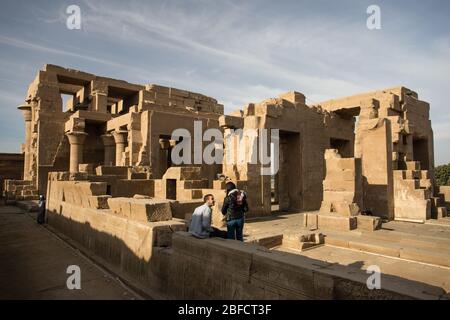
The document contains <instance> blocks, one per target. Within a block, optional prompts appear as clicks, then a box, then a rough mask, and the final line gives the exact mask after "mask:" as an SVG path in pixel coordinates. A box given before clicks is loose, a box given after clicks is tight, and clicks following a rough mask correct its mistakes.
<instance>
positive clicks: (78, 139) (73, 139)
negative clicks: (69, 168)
mask: <svg viewBox="0 0 450 320" xmlns="http://www.w3.org/2000/svg"><path fill="white" fill-rule="evenodd" d="M66 136H67V138H68V139H69V143H70V144H71V145H72V144H84V140H85V139H86V137H87V136H88V134H87V133H86V132H81V131H72V132H67V133H66Z"/></svg>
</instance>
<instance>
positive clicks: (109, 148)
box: [100, 133, 116, 166]
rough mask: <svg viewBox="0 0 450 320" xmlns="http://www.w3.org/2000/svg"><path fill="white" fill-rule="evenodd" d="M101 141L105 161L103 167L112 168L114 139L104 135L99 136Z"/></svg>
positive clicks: (110, 135) (111, 136)
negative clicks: (103, 147)
mask: <svg viewBox="0 0 450 320" xmlns="http://www.w3.org/2000/svg"><path fill="white" fill-rule="evenodd" d="M100 137H101V138H102V141H103V145H104V146H105V160H104V165H105V166H113V165H114V163H115V160H114V148H115V146H116V143H115V142H114V137H113V135H112V134H109V133H107V134H104V135H101V136H100Z"/></svg>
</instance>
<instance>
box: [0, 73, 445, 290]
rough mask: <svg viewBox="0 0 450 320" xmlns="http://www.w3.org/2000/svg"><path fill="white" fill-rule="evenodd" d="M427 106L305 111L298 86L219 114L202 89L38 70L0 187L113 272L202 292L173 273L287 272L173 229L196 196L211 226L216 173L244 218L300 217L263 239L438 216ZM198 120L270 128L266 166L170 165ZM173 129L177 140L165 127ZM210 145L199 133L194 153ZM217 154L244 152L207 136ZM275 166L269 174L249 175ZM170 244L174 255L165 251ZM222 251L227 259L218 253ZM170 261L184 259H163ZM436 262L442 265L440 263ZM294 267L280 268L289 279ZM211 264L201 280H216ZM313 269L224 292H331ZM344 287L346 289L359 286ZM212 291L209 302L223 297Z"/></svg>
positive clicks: (356, 103)
mask: <svg viewBox="0 0 450 320" xmlns="http://www.w3.org/2000/svg"><path fill="white" fill-rule="evenodd" d="M429 108H430V106H429V104H428V103H427V102H425V101H422V100H420V98H419V95H418V94H417V93H416V92H414V91H412V90H410V89H407V88H404V87H396V88H388V89H384V90H379V91H374V92H370V93H365V94H359V95H355V96H351V97H346V98H340V99H334V100H329V101H325V102H322V103H319V104H316V105H308V104H306V101H305V96H304V95H303V94H302V93H299V92H288V93H285V94H281V95H279V96H278V97H275V98H269V99H267V100H264V101H261V102H255V103H249V104H247V105H245V106H244V107H243V108H242V109H241V110H237V111H235V112H232V113H231V114H227V115H225V114H224V106H223V105H221V104H219V103H218V102H217V100H216V99H214V98H211V97H208V96H205V95H203V94H199V93H194V92H189V91H186V90H181V89H175V88H170V87H165V86H160V85H155V84H146V85H138V84H132V83H128V82H125V81H122V80H115V79H110V78H106V77H101V76H96V75H93V74H89V73H86V72H81V71H77V70H72V69H65V68H62V67H59V66H55V65H46V66H45V67H44V68H43V70H41V71H39V72H38V74H37V76H36V78H35V79H34V81H33V82H32V83H31V84H30V86H29V88H28V92H27V95H26V97H25V104H24V105H22V106H20V107H19V110H20V111H21V112H22V114H23V117H24V120H25V142H24V144H23V147H22V148H23V153H24V168H23V180H6V181H5V185H4V193H5V196H6V198H7V199H8V200H9V201H20V200H30V199H36V198H37V196H38V195H40V194H42V195H45V196H46V198H47V213H48V214H47V219H48V223H49V224H50V225H52V226H53V227H55V228H57V229H59V230H61V231H62V232H64V233H66V234H67V235H68V236H69V237H72V238H73V239H75V240H77V241H79V242H80V243H81V245H83V246H84V247H86V248H88V249H89V250H92V251H94V252H95V253H96V254H98V255H100V256H102V258H103V259H105V260H107V261H110V262H111V264H112V265H114V266H115V267H117V268H119V269H120V270H122V271H123V272H124V273H125V274H127V275H131V277H134V278H136V277H137V278H138V279H140V280H142V279H144V280H143V281H144V282H145V281H146V282H147V283H151V285H150V287H152V290H156V291H158V292H159V294H161V295H162V296H164V297H185V298H199V297H206V296H208V294H213V293H211V292H210V293H207V292H204V291H201V290H200V291H197V292H195V293H194V292H193V291H192V292H191V291H188V288H187V287H183V289H180V287H179V286H180V285H181V284H180V283H182V282H183V281H182V279H181V278H180V277H181V276H180V273H179V272H178V271H176V270H178V269H177V268H185V269H184V271H183V272H184V276H185V277H188V275H187V273H189V272H188V270H187V269H189V268H194V267H195V266H197V264H196V263H197V262H196V260H195V258H194V256H195V257H197V256H198V257H204V258H205V257H206V258H205V259H213V258H214V259H216V260H217V261H219V262H220V263H228V264H229V266H228V267H227V268H231V269H239V270H241V271H239V272H244V273H245V272H250V271H249V264H253V263H255V261H256V260H258V261H259V264H258V267H259V268H269V267H268V266H269V265H270V268H275V269H277V270H288V269H289V268H290V267H289V268H288V267H286V266H285V267H283V268H288V269H283V268H281V269H279V265H277V263H279V264H283V259H282V258H279V257H278V258H276V257H274V255H275V253H274V252H272V251H270V253H271V254H272V256H270V254H269V253H267V252H266V253H261V252H259V251H254V250H256V249H249V248H247V249H242V250H244V251H242V252H241V251H239V250H241V249H240V248H238V247H236V246H237V244H234V243H233V242H228V241H224V242H220V241H218V240H215V242H214V241H213V240H205V241H203V242H201V241H199V240H198V239H193V238H191V237H189V236H188V234H186V233H184V232H183V231H185V230H186V223H185V221H187V220H188V219H189V216H190V214H191V213H192V211H193V209H194V208H195V207H196V206H198V205H200V204H202V198H203V196H204V195H206V194H213V195H214V196H215V198H216V205H215V207H214V211H213V212H214V213H213V217H214V218H213V223H214V224H215V225H216V226H217V227H221V226H223V218H222V215H221V213H220V209H221V206H222V200H223V197H224V188H225V182H226V181H227V179H228V180H231V181H233V182H235V183H236V184H237V186H238V188H240V189H243V190H245V191H246V192H247V194H248V195H249V198H248V202H249V206H250V212H249V213H248V215H247V218H248V219H251V218H258V219H260V218H264V217H272V216H277V215H279V214H280V213H281V214H282V213H292V214H296V213H302V218H301V223H300V224H298V228H297V229H296V230H297V231H295V232H294V231H293V232H294V233H291V234H288V232H287V231H285V232H281V236H280V235H279V234H271V235H270V236H268V237H266V238H264V239H265V241H266V242H267V241H268V242H271V241H272V242H273V243H276V244H280V243H281V242H283V243H289V241H294V242H295V243H303V244H302V246H308V245H305V244H307V243H310V244H311V246H314V245H315V244H321V243H323V241H324V240H323V237H322V236H323V235H324V233H326V231H327V230H330V232H331V233H330V234H329V235H328V236H327V237H326V238H328V239H335V238H332V235H333V233H332V232H347V231H348V232H350V231H352V230H358V231H360V232H371V233H373V234H377V232H380V233H381V232H382V230H379V231H377V230H378V229H380V227H381V226H382V223H388V222H389V221H407V222H416V223H425V222H426V221H428V220H430V219H434V220H446V219H447V209H450V208H449V203H450V192H448V191H447V190H445V189H442V190H439V189H438V188H437V187H436V186H435V181H434V174H433V170H434V158H433V152H434V151H433V131H432V127H431V122H430V119H429ZM198 128H200V129H201V130H202V131H205V130H206V129H218V130H220V132H222V133H223V135H224V136H227V135H229V134H230V132H232V131H236V130H238V129H242V130H243V132H246V130H248V131H251V132H257V133H258V132H261V131H258V130H260V129H267V130H268V132H269V133H270V132H275V130H277V131H276V132H277V134H278V135H277V136H276V138H273V139H272V137H273V136H271V135H270V134H269V137H271V138H270V139H269V141H268V142H267V144H266V145H265V147H266V148H267V149H268V150H270V151H269V152H268V154H269V156H270V158H271V160H272V162H271V163H270V164H263V163H252V162H249V161H243V162H237V161H224V162H223V163H213V164H207V163H204V162H201V161H200V162H198V163H193V164H181V165H180V164H175V163H174V161H173V159H172V157H171V154H172V150H173V148H176V147H177V145H179V144H180V143H183V141H184V142H186V141H188V142H189V143H191V142H192V143H194V141H191V140H190V139H189V138H190V137H194V136H195V130H196V129H198ZM177 129H184V132H185V134H184V135H183V134H180V135H174V134H173V132H174V131H175V130H177ZM240 137H241V139H240V142H241V144H243V145H244V146H246V148H244V150H245V154H244V157H252V156H255V154H254V153H255V150H259V149H260V148H261V146H263V145H262V144H261V143H260V138H261V137H260V136H258V135H256V136H245V134H244V135H243V136H240ZM238 138H239V136H238ZM274 139H276V140H277V141H274ZM210 143H211V141H207V139H204V140H202V141H201V144H200V152H203V151H202V150H203V149H204V148H205V147H207V146H208V145H209V144H210ZM274 145H276V146H278V150H277V152H275V151H274V150H275V149H273V148H271V147H272V146H274ZM255 146H256V148H255ZM215 148H216V151H218V150H219V151H220V150H221V151H222V152H223V154H224V158H226V157H229V158H231V159H235V158H236V157H238V156H240V155H241V156H242V154H241V151H240V149H237V148H236V147H235V145H234V144H229V141H227V140H224V141H223V142H217V141H216V144H215ZM188 150H190V152H191V156H192V158H195V157H196V152H198V151H199V149H198V148H196V147H195V146H194V147H192V148H190V149H188ZM274 163H277V166H278V168H277V169H278V170H275V171H271V172H272V174H262V173H261V172H262V170H263V169H268V168H269V169H270V168H272V166H273V165H274ZM249 228H250V227H249ZM249 230H250V231H251V228H250V229H248V230H247V231H249ZM273 230H274V229H273ZM300 230H303V231H304V232H303V234H300V235H299V233H301V232H300ZM315 230H319V231H321V233H320V234H319V233H318V232H317V231H315ZM175 231H180V232H175ZM250 231H249V232H250ZM173 232H175V233H173ZM255 232H256V231H255ZM314 232H315V234H316V236H314V235H313V236H312V237H311V233H314ZM249 234H250V235H251V232H250V233H249ZM255 234H256V233H255ZM369 236H370V237H371V236H372V235H369ZM369 236H368V237H369ZM292 237H293V238H292ZM250 238H251V237H250ZM250 238H249V239H250ZM281 238H282V239H283V240H280V239H281ZM111 239H116V240H111ZM255 239H256V238H253V240H254V241H256V242H257V243H259V244H263V242H264V241H260V240H261V238H260V239H259V240H258V239H256V240H255ZM292 239H294V240H292ZM330 241H331V240H330ZM249 242H251V241H249ZM335 243H337V241H336V242H335ZM124 244H125V246H124ZM447 245H448V244H447ZM347 246H349V242H348V240H347ZM168 247H169V248H172V249H171V250H173V252H172V251H167V250H166V251H165V250H164V248H168ZM266 247H271V245H267V246H266ZM252 248H253V247H252ZM105 249H107V250H105ZM215 250H218V251H215ZM252 250H253V251H252ZM398 250H400V249H398ZM399 252H400V251H398V252H397V251H396V253H395V254H398V256H400V253H399ZM402 252H403V251H402ZM405 252H406V251H405ZM228 254H230V255H234V256H235V257H237V256H239V259H234V260H232V259H231V258H230V259H228V258H229V257H228ZM395 254H394V256H395ZM402 254H405V253H402ZM196 255H197V256H196ZM187 256H189V257H190V258H189V259H188V258H186V257H187ZM177 259H178V260H177ZM179 259H182V260H183V261H184V262H183V263H184V264H180V263H178V264H176V263H175V262H174V261H179ZM227 259H228V260H227ZM255 259H256V260H255ZM270 259H275V260H277V261H278V262H277V263H276V262H275V260H274V261H272V260H270ZM280 259H281V260H280ZM430 259H431V258H430ZM417 260H418V261H422V262H429V261H430V260H427V261H424V260H421V259H419V258H417ZM170 261H172V262H170ZM268 261H269V262H268ZM443 261H444V262H440V264H441V265H446V266H447V267H448V266H449V265H448V264H449V261H450V260H449V259H448V257H446V258H445V259H444V260H443ZM219 262H217V263H219ZM189 263H190V264H189ZM286 263H287V262H286ZM144 265H146V266H148V270H147V269H145V270H144V269H143V266H144ZM258 267H256V268H258ZM305 268H306V267H305ZM311 268H313V267H311ZM250 269H251V268H250ZM169 270H171V271H169ZM298 270H299V269H298V268H297V269H295V270H294V269H292V270H291V269H289V270H288V271H286V272H287V274H291V273H292V274H296V275H297V276H298V272H299V271H298ZM172 271H173V272H174V273H171V272H172ZM177 272H178V273H177ZM180 272H181V271H180ZM211 272H212V273H211V274H212V276H211V277H212V279H214V277H216V278H215V279H216V280H217V279H218V278H220V277H222V276H220V275H217V274H216V273H215V271H211ZM279 272H284V271H279ZM320 272H322V271H320ZM320 272H319V271H317V270H316V271H314V272H313V273H314V274H315V278H314V277H312V275H311V277H312V278H309V275H307V274H306V273H305V274H303V275H302V277H304V281H306V283H309V282H308V281H312V282H311V283H312V284H311V285H312V286H313V287H315V288H316V289H315V290H313V289H314V288H313V289H311V290H312V291H308V290H309V289H308V288H307V287H305V286H304V284H301V285H298V286H297V287H295V288H290V289H289V290H290V291H289V290H288V289H286V288H285V289H279V288H278V289H277V290H278V291H277V293H276V294H275V293H274V291H273V290H275V289H273V285H274V284H273V281H275V280H273V279H265V280H264V279H258V281H260V282H258V281H256V280H253V281H256V282H257V283H259V284H258V285H256V284H254V283H253V282H252V284H249V285H248V286H247V287H245V285H244V284H242V285H241V286H240V287H239V288H240V289H239V290H238V291H239V294H237V295H236V294H235V296H234V297H237V298H255V297H266V298H267V297H269V296H270V295H269V296H268V294H269V292H271V294H273V295H275V296H276V297H310V298H324V297H325V298H336V297H339V295H338V294H337V293H336V292H341V291H339V290H340V289H342V288H340V287H339V285H340V284H342V283H341V282H339V283H340V284H339V283H338V282H334V280H333V279H334V278H330V276H327V275H326V274H322V273H320ZM170 274H172V275H173V274H176V275H177V276H173V277H172V276H169V275H170ZM261 274H263V273H260V274H259V275H258V276H261ZM319 274H320V275H321V277H322V278H321V282H320V281H319V282H320V284H318V283H316V282H317V281H318V280H317V277H318V275H319ZM243 276H246V277H253V276H252V275H251V274H245V275H244V274H243ZM177 277H178V278H177ZM286 277H287V278H286V279H288V278H289V277H291V276H286ZM220 279H222V278H220ZM252 279H253V278H252ZM216 280H214V281H216ZM347 280H348V279H347ZM347 280H346V281H347ZM180 281H181V282H180ZM211 281H213V280H211ZM217 281H218V280H217ZM264 281H265V282H264ZM348 281H350V282H349V283H352V284H351V285H349V284H348V283H347V289H348V286H352V285H355V286H356V283H357V282H358V281H357V280H348ZM352 281H353V282H352ZM214 283H215V282H214ZM263 283H265V284H263ZM294 283H296V280H295V281H294ZM297 284H298V283H297ZM290 285H292V281H288V280H286V286H288V287H289V286H290ZM322 285H324V286H325V287H324V288H325V289H324V288H322V287H320V286H322ZM271 286H272V287H271ZM317 286H319V287H320V288H318V287H317ZM300 287H301V288H303V289H304V290H303V289H302V290H303V291H301V290H300V289H299V288H300ZM270 288H272V289H270ZM180 290H181V291H180ZM183 290H184V291H183ZM221 290H222V291H221ZM221 290H219V291H220V292H221V296H220V297H222V298H230V297H233V294H232V293H230V292H231V291H230V292H228V291H226V289H224V288H222V289H221ZM230 290H231V289H230ZM271 290H272V291H271ZM283 290H285V291H283ZM299 290H300V291H301V292H300V291H299ZM321 290H322V291H321ZM330 290H331V291H330ZM342 290H344V289H342ZM406 291H407V290H406ZM406 291H405V292H406ZM199 292H200V293H199ZM389 292H390V291H389ZM389 294H393V293H392V292H391V293H389ZM396 294H397V293H396ZM367 295H370V293H367ZM393 295H394V296H395V294H393ZM363 296H364V294H363Z"/></svg>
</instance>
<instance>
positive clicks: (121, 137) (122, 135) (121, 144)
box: [113, 130, 128, 166]
mask: <svg viewBox="0 0 450 320" xmlns="http://www.w3.org/2000/svg"><path fill="white" fill-rule="evenodd" d="M127 134H128V131H126V130H118V131H114V132H113V137H114V141H115V142H116V166H120V165H121V164H122V153H123V152H125V144H126V143H127Z"/></svg>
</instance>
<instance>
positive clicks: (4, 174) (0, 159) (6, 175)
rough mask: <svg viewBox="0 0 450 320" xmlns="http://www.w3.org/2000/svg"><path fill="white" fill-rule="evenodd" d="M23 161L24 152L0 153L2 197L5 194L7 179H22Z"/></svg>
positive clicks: (0, 193)
mask: <svg viewBox="0 0 450 320" xmlns="http://www.w3.org/2000/svg"><path fill="white" fill-rule="evenodd" d="M23 161H24V160H23V154H22V153H0V197H2V196H3V195H4V190H5V187H4V181H5V180H6V179H10V180H20V179H22V177H23Z"/></svg>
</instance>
